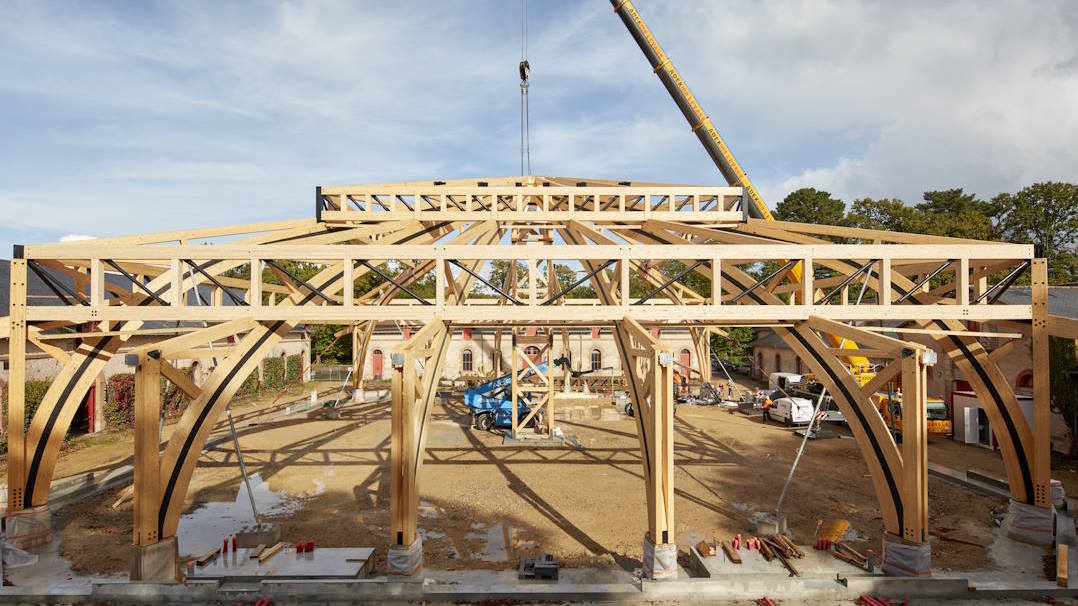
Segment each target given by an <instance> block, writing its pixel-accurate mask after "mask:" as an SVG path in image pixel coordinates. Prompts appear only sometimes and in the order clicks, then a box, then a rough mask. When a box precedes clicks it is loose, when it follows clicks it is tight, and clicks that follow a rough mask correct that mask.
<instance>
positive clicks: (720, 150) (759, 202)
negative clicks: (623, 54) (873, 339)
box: [610, 0, 870, 382]
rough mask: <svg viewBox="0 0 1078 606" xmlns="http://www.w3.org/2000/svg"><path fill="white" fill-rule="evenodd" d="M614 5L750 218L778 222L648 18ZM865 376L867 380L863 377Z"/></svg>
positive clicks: (626, 2) (797, 269)
mask: <svg viewBox="0 0 1078 606" xmlns="http://www.w3.org/2000/svg"><path fill="white" fill-rule="evenodd" d="M610 4H611V5H613V7H614V12H615V13H617V14H618V16H619V17H621V22H622V23H624V24H625V27H626V29H628V30H629V34H630V35H631V36H632V37H633V40H636V43H637V44H638V45H639V46H640V50H642V51H644V56H645V57H647V60H648V62H650V63H651V67H652V68H653V69H654V71H655V75H657V76H658V77H659V80H660V81H661V82H662V83H663V86H664V87H665V88H666V91H667V92H668V93H670V96H671V97H672V98H673V99H674V103H676V104H677V106H678V109H680V110H681V113H682V114H683V115H684V116H685V119H686V120H688V121H689V126H691V127H692V132H694V133H696V137H697V138H698V139H700V143H702V144H703V145H704V149H705V150H707V154H708V155H709V156H711V159H712V161H714V162H715V166H717V167H718V168H719V172H721V173H722V176H723V177H725V178H726V182H727V183H728V184H730V185H732V186H735V187H743V188H744V189H745V191H747V192H748V193H749V198H750V199H751V200H752V204H750V205H749V208H748V213H749V216H750V217H752V218H754V219H764V220H766V221H774V220H775V217H774V216H772V214H771V211H770V210H768V208H767V204H764V201H763V199H762V198H761V197H760V194H759V192H757V191H756V188H755V187H753V185H752V181H750V180H749V176H748V175H747V174H745V171H744V170H742V169H741V165H739V164H738V163H737V160H736V159H735V158H734V154H733V152H731V151H730V148H729V147H727V146H726V142H724V141H723V140H722V137H720V136H719V131H717V130H715V125H714V124H712V123H711V118H708V117H707V114H705V113H704V110H703V108H701V107H700V104H699V103H697V102H696V97H693V95H692V91H690V90H689V85H688V84H685V81H684V80H682V79H681V75H680V74H678V73H677V70H676V69H675V68H674V64H673V63H671V62H670V59H669V58H668V57H667V56H666V53H664V52H663V49H662V47H661V46H659V42H658V41H657V40H656V39H655V36H653V35H652V34H651V30H649V29H648V26H647V24H646V23H644V19H643V18H642V17H641V16H640V13H639V12H637V10H636V7H635V6H633V3H632V0H610ZM801 271H802V267H801V264H800V263H798V264H797V265H796V266H794V267H793V268H792V270H791V271H790V279H791V280H793V281H794V282H801ZM828 339H829V340H830V341H831V342H832V344H833V345H836V346H838V347H841V348H843V349H850V350H857V349H858V347H857V344H856V343H853V342H851V341H848V340H846V339H842V340H838V339H836V338H835V337H834V336H833V335H828ZM844 357H845V359H846V361H847V362H848V363H849V364H850V366H851V367H853V368H855V369H856V368H864V367H866V366H868V364H869V361H868V359H867V358H864V357H861V356H854V355H851V356H844ZM862 376H863V377H866V378H861V377H862ZM867 378H870V377H869V375H867V374H866V375H861V376H859V379H861V381H862V382H864V381H866V380H867Z"/></svg>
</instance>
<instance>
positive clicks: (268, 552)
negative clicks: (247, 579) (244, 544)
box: [258, 543, 284, 564]
mask: <svg viewBox="0 0 1078 606" xmlns="http://www.w3.org/2000/svg"><path fill="white" fill-rule="evenodd" d="M282 549H284V543H277V544H276V545H274V546H273V547H270V548H269V549H266V550H265V551H263V552H262V553H260V554H259V555H258V563H259V564H263V563H265V561H266V560H268V559H270V558H272V557H273V554H275V553H277V552H278V551H280V550H282Z"/></svg>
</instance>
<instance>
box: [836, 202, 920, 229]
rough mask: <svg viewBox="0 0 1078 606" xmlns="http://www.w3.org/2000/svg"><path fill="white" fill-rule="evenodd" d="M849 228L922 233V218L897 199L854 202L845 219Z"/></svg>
mask: <svg viewBox="0 0 1078 606" xmlns="http://www.w3.org/2000/svg"><path fill="white" fill-rule="evenodd" d="M846 220H847V223H848V224H849V225H850V226H851V227H857V228H860V229H882V230H886V231H902V232H907V233H923V231H924V229H925V226H924V220H923V217H922V216H921V215H920V213H918V212H917V211H916V210H915V209H913V208H912V207H910V206H907V205H906V204H905V203H904V202H903V201H902V200H899V199H898V198H880V199H878V200H876V199H872V198H862V199H860V200H854V202H853V205H852V206H851V207H850V213H849V214H848V215H847V217H846Z"/></svg>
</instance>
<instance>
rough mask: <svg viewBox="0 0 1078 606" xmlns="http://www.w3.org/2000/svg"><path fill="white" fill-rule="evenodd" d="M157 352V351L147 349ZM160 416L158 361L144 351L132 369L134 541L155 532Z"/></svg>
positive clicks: (145, 542)
mask: <svg viewBox="0 0 1078 606" xmlns="http://www.w3.org/2000/svg"><path fill="white" fill-rule="evenodd" d="M151 353H152V354H153V355H157V352H151ZM160 416H161V362H160V361H159V360H157V359H155V358H154V357H152V356H151V355H146V356H144V357H143V359H142V360H141V361H140V363H139V365H138V367H136V369H135V489H134V512H135V525H134V534H135V537H134V543H135V545H139V546H141V547H146V546H149V545H153V544H154V543H157V542H158V541H159V540H160V538H161V537H160V536H158V510H159V508H160V507H161V467H160V444H159V441H158V440H159V434H158V423H160Z"/></svg>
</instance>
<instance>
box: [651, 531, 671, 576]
mask: <svg viewBox="0 0 1078 606" xmlns="http://www.w3.org/2000/svg"><path fill="white" fill-rule="evenodd" d="M644 576H645V577H647V578H649V579H652V580H660V579H676V578H677V545H676V544H674V543H660V544H658V545H656V544H655V543H652V542H651V536H650V535H649V534H645V535H644Z"/></svg>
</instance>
